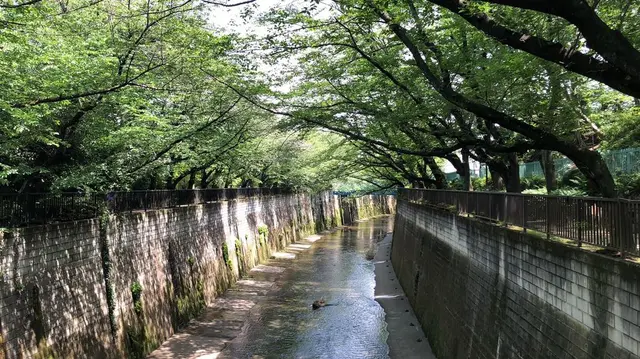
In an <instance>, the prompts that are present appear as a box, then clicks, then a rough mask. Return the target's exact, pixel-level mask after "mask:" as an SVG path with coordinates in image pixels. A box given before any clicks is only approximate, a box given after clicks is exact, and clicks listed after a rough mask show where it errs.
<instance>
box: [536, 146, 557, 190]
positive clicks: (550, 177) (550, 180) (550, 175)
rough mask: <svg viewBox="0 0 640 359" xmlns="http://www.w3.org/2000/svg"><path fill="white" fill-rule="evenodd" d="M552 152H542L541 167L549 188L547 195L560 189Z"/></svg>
mask: <svg viewBox="0 0 640 359" xmlns="http://www.w3.org/2000/svg"><path fill="white" fill-rule="evenodd" d="M551 153H552V152H551V151H548V150H542V151H541V152H540V154H541V156H540V166H542V171H543V172H544V181H545V184H546V187H547V193H551V192H552V191H555V190H556V189H557V188H558V182H557V179H556V165H555V163H553V159H552V158H551Z"/></svg>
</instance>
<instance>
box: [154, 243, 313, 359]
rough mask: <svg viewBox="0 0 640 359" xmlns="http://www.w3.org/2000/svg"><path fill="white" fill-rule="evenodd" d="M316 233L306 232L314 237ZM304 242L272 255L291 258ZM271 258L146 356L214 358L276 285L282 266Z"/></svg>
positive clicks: (293, 257)
mask: <svg viewBox="0 0 640 359" xmlns="http://www.w3.org/2000/svg"><path fill="white" fill-rule="evenodd" d="M317 237H318V235H313V236H310V237H309V239H310V240H317ZM301 248H304V245H302V244H300V243H295V244H291V245H289V246H288V247H287V248H285V250H284V251H282V252H277V253H275V254H274V257H276V258H288V259H295V256H296V253H298V252H299V251H300V250H301ZM273 262H275V261H270V263H267V264H261V265H258V266H256V267H255V268H253V269H251V271H249V276H250V277H251V278H250V279H242V280H239V281H238V282H236V284H235V285H233V287H231V288H230V289H228V290H227V291H226V292H225V293H224V294H223V295H222V296H220V297H219V298H217V299H215V300H214V302H213V304H212V305H210V306H209V307H207V308H206V309H205V310H204V313H203V314H202V315H200V316H199V317H198V318H196V319H194V320H192V321H191V322H190V323H189V325H188V327H187V328H185V329H183V330H181V331H180V332H179V333H177V334H176V335H174V336H172V337H171V338H169V340H167V341H166V342H165V343H163V344H162V346H160V348H158V349H156V350H155V351H154V352H152V353H151V354H150V355H149V357H148V358H149V359H174V358H181V359H196V358H197V359H214V358H218V356H219V355H220V353H221V352H222V351H223V350H224V348H225V347H226V346H227V344H228V343H229V342H230V341H232V340H233V339H234V338H236V337H237V336H238V335H239V334H240V333H241V332H242V329H243V327H244V326H245V324H246V322H247V319H248V317H249V314H250V311H251V310H252V309H253V308H254V307H255V306H256V304H258V303H260V302H264V301H265V300H266V299H267V297H268V296H269V293H270V292H271V291H273V290H274V289H276V288H275V287H274V286H275V281H276V280H277V279H278V278H279V277H280V276H281V275H282V273H283V271H284V268H281V267H278V266H277V265H273Z"/></svg>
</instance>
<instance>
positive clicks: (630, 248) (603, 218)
mask: <svg viewBox="0 0 640 359" xmlns="http://www.w3.org/2000/svg"><path fill="white" fill-rule="evenodd" d="M398 199H399V200H406V201H409V202H413V203H421V204H427V205H430V206H435V207H441V208H446V209H448V210H455V211H456V212H457V213H459V214H466V215H473V216H474V217H479V218H483V219H488V220H490V221H492V222H494V223H497V224H499V225H504V226H507V225H509V226H515V227H520V228H522V229H523V230H524V231H526V230H528V229H529V230H534V231H537V232H542V233H545V234H546V235H547V238H549V237H550V236H555V237H560V238H565V239H569V240H573V241H575V242H576V243H577V244H578V246H581V245H582V243H587V244H591V245H594V246H597V247H602V248H608V249H613V250H616V251H620V252H621V253H630V254H634V255H638V254H640V201H632V200H626V199H608V198H591V197H562V196H544V195H525V194H517V193H504V192H465V191H447V190H429V189H399V190H398Z"/></svg>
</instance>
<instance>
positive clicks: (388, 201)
mask: <svg viewBox="0 0 640 359" xmlns="http://www.w3.org/2000/svg"><path fill="white" fill-rule="evenodd" d="M340 206H341V207H342V213H343V214H342V216H343V219H344V223H353V222H355V221H357V220H359V219H363V218H370V217H375V216H378V215H383V214H394V213H395V211H396V197H395V196H391V195H367V196H362V197H341V204H340Z"/></svg>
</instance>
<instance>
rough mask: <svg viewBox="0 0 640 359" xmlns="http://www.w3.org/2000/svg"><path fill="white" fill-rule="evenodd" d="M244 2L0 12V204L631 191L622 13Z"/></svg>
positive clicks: (117, 0)
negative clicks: (82, 198) (157, 192)
mask: <svg viewBox="0 0 640 359" xmlns="http://www.w3.org/2000/svg"><path fill="white" fill-rule="evenodd" d="M256 4H257V3H256V2H254V1H238V2H235V3H234V2H232V1H227V0H221V1H212V0H204V1H191V0H183V1H177V2H176V1H173V0H158V1H143V0H127V1H123V0H103V1H94V0H75V1H65V0H62V1H61V0H35V1H24V2H21V1H19V0H4V1H2V2H0V27H1V31H0V49H1V51H0V94H1V95H0V139H1V141H0V186H2V188H3V190H4V191H49V190H76V189H84V190H96V191H104V190H110V189H148V188H152V189H153V188H194V187H200V188H204V187H231V186H252V187H256V186H278V187H290V188H304V189H320V188H328V187H331V186H334V187H336V186H337V187H339V188H343V189H351V190H353V189H363V188H366V189H370V190H375V189H384V188H390V187H393V186H414V187H436V188H444V187H448V186H452V187H454V188H462V189H473V188H474V187H476V188H477V187H487V188H491V189H494V190H502V189H506V190H507V191H511V192H520V191H522V190H532V189H534V188H538V187H540V186H541V184H544V186H545V187H546V188H547V189H548V190H549V191H553V190H555V189H557V188H558V186H559V185H560V186H561V187H562V186H563V182H562V181H558V180H557V179H556V177H557V175H556V169H555V168H554V166H553V159H554V158H556V157H557V156H559V155H563V156H566V157H567V158H569V159H570V160H571V161H573V163H575V166H576V171H577V172H579V173H580V178H582V179H583V182H584V186H583V187H584V190H585V192H587V193H589V194H599V195H604V196H609V197H612V196H616V195H618V192H620V193H621V194H623V195H628V194H629V193H635V192H634V191H636V190H637V189H635V186H636V185H635V184H634V180H633V178H635V177H633V176H630V177H629V178H622V177H620V176H617V175H616V176H614V175H615V174H612V173H611V172H610V171H609V169H608V168H607V166H606V164H605V163H604V161H603V159H602V156H601V155H600V154H599V153H598V152H597V151H595V150H596V149H619V148H628V147H640V132H639V130H638V126H637V123H638V121H639V117H640V68H639V66H640V65H639V64H640V51H638V49H639V48H640V27H639V26H640V25H639V22H638V21H637V18H638V17H639V16H640V13H639V12H640V1H637V0H624V1H620V0H601V1H600V0H595V1H587V0H568V1H564V2H561V3H558V2H557V1H553V0H535V1H533V0H517V1H516V0H488V1H482V2H481V1H474V0H472V1H460V0H402V1H388V0H335V1H319V0H310V1H300V2H294V3H288V2H287V3H285V2H273V4H272V6H271V7H270V8H268V9H266V11H263V10H265V8H264V7H262V8H260V7H257V6H256ZM228 8H234V9H235V8H237V9H238V12H237V14H238V15H237V17H238V19H237V20H238V21H241V22H242V21H243V22H244V23H245V25H244V27H245V30H246V28H248V29H249V30H257V29H261V30H262V31H244V30H243V31H240V30H241V29H240V27H228V28H225V29H221V28H220V27H219V26H218V21H219V20H220V19H221V18H223V17H225V16H227V15H225V14H226V13H222V12H221V11H222V9H228ZM240 16H241V17H240ZM472 160H475V161H478V162H482V163H486V164H487V165H488V168H489V172H490V176H488V178H489V180H490V183H486V181H485V179H476V180H474V181H472V178H471V172H470V169H469V162H470V161H472ZM524 161H540V163H541V164H542V167H543V168H544V172H545V176H544V177H545V178H544V179H541V178H538V179H535V180H531V179H529V180H521V179H520V175H519V173H518V172H519V170H518V167H519V164H520V163H522V162H524ZM445 162H449V163H450V164H451V165H453V167H454V168H455V170H456V172H457V173H458V174H459V175H460V181H459V183H454V184H452V183H449V181H447V179H446V177H445V174H444V173H443V169H442V168H443V164H444V163H445ZM614 177H615V178H614ZM481 180H482V181H485V183H484V184H482V185H481V184H480V182H479V181H481ZM474 182H475V183H474ZM558 182H560V184H558ZM474 185H475V186H474ZM565 187H566V186H565Z"/></svg>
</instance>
